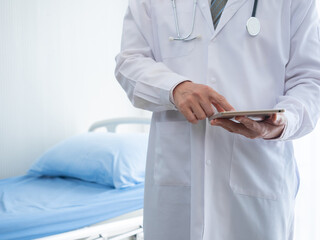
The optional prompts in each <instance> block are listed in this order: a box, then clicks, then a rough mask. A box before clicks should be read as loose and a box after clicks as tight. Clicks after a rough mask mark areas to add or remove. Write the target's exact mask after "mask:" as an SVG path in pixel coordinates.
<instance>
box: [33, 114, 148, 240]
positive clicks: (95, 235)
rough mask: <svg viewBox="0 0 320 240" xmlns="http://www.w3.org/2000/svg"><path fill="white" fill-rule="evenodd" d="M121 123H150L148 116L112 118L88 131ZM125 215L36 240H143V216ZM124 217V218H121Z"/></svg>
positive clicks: (108, 128)
mask: <svg viewBox="0 0 320 240" xmlns="http://www.w3.org/2000/svg"><path fill="white" fill-rule="evenodd" d="M121 124H145V125H149V124H150V119H148V118H134V117H132V118H114V119H108V120H103V121H98V122H95V123H93V124H92V125H91V126H90V128H89V132H93V131H94V130H96V129H98V128H106V130H107V131H108V132H116V128H117V127H118V126H119V125H121ZM138 215H139V216H132V217H128V218H126V215H123V216H120V217H118V218H115V219H114V220H113V219H110V220H108V221H106V222H105V223H104V222H102V223H98V224H94V225H91V226H89V227H84V228H81V229H79V230H74V231H70V232H66V233H61V234H57V235H52V236H48V237H44V238H39V239H38V240H40V239H41V240H143V217H142V216H141V214H138ZM122 218H124V219H122Z"/></svg>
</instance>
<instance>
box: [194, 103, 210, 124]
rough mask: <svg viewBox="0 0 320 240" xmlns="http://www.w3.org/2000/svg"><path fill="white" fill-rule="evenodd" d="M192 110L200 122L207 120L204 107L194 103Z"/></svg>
mask: <svg viewBox="0 0 320 240" xmlns="http://www.w3.org/2000/svg"><path fill="white" fill-rule="evenodd" d="M191 110H192V112H193V114H194V115H195V116H196V118H197V119H198V120H203V119H206V117H207V115H206V113H205V111H204V110H203V109H202V107H201V106H200V104H198V103H194V104H193V105H192V106H191Z"/></svg>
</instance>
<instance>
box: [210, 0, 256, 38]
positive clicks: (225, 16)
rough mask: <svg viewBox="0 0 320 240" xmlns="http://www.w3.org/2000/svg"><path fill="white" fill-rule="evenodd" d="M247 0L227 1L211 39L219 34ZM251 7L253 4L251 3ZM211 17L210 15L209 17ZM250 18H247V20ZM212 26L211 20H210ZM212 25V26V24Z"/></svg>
mask: <svg viewBox="0 0 320 240" xmlns="http://www.w3.org/2000/svg"><path fill="white" fill-rule="evenodd" d="M246 1H248V0H228V2H227V5H226V7H225V9H224V10H223V13H222V16H221V18H220V21H219V24H218V26H217V28H216V30H215V31H214V33H213V36H212V38H211V40H212V39H214V38H215V37H216V36H217V35H218V34H219V32H220V31H221V30H222V29H223V27H224V26H225V25H226V24H227V23H228V22H229V21H230V19H231V18H232V17H233V16H234V14H235V13H236V12H237V11H238V10H239V9H240V8H241V6H242V5H243V4H244V3H245V2H246ZM252 6H253V3H252ZM210 17H211V15H210ZM249 17H250V16H248V18H249ZM211 24H212V20H211ZM212 25H213V24H212Z"/></svg>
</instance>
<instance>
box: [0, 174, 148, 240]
mask: <svg viewBox="0 0 320 240" xmlns="http://www.w3.org/2000/svg"><path fill="white" fill-rule="evenodd" d="M143 189H144V185H143V184H139V185H136V186H134V187H130V188H126V189H114V188H111V187H107V186H104V185H100V184H95V183H90V182H85V181H82V180H78V179H74V178H60V177H32V176H27V175H26V176H22V177H15V178H9V179H5V180H0V239H8V240H9V239H33V238H40V237H44V236H49V235H53V234H59V233H62V232H66V231H71V230H76V229H79V228H82V227H85V226H89V225H92V224H95V223H98V222H101V221H105V220H108V219H111V218H114V217H117V216H120V215H123V214H126V213H129V212H132V211H135V210H138V209H142V208H143Z"/></svg>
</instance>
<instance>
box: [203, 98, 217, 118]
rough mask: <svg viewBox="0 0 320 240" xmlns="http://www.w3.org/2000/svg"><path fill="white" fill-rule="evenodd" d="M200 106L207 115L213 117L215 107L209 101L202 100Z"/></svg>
mask: <svg viewBox="0 0 320 240" xmlns="http://www.w3.org/2000/svg"><path fill="white" fill-rule="evenodd" d="M200 106H201V108H202V109H203V111H204V112H205V114H206V116H207V117H211V116H212V115H213V114H214V109H213V106H212V104H211V103H210V102H209V103H204V102H200Z"/></svg>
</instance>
